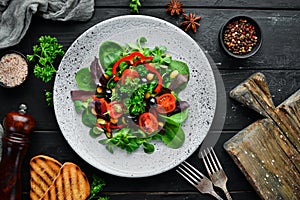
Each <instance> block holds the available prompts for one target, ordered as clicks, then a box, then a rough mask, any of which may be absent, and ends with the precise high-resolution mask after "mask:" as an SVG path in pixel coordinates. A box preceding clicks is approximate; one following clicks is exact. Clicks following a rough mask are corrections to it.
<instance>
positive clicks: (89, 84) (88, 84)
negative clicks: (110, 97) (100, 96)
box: [75, 68, 96, 91]
mask: <svg viewBox="0 0 300 200" xmlns="http://www.w3.org/2000/svg"><path fill="white" fill-rule="evenodd" d="M75 80H76V83H77V85H78V88H79V89H80V90H86V91H95V90H96V84H95V82H94V81H93V79H92V77H91V72H90V70H89V68H82V69H80V70H79V71H78V72H77V73H76V75H75Z"/></svg>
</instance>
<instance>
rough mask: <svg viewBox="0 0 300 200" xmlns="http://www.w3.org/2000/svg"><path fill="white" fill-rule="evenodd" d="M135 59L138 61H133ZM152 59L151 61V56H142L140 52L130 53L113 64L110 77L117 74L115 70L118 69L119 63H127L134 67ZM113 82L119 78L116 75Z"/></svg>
mask: <svg viewBox="0 0 300 200" xmlns="http://www.w3.org/2000/svg"><path fill="white" fill-rule="evenodd" d="M135 57H139V58H140V59H138V60H137V61H134V59H135ZM152 59H153V56H144V55H143V54H142V53H141V52H132V53H131V54H129V55H128V56H125V57H122V58H121V59H119V60H118V61H117V62H115V64H114V65H113V67H112V75H116V74H117V68H118V67H119V65H120V63H121V62H128V63H129V64H131V65H132V66H136V65H138V64H141V63H144V62H145V61H147V60H152ZM114 80H115V81H118V80H120V77H118V76H117V75H116V76H115V77H114Z"/></svg>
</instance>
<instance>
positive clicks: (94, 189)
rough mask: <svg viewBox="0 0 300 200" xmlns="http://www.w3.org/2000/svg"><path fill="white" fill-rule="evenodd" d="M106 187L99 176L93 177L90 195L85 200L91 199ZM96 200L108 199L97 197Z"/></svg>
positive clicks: (107, 199) (106, 199)
mask: <svg viewBox="0 0 300 200" xmlns="http://www.w3.org/2000/svg"><path fill="white" fill-rule="evenodd" d="M105 185H106V183H105V181H104V180H102V179H101V178H100V177H99V176H96V175H93V182H92V184H91V194H90V196H89V198H88V199H87V200H91V199H93V198H94V197H95V196H96V195H97V194H98V193H99V192H100V191H101V190H102V188H103V187H104V186H105ZM98 200H109V198H108V197H99V199H98Z"/></svg>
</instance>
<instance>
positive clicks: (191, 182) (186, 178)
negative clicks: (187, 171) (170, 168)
mask: <svg viewBox="0 0 300 200" xmlns="http://www.w3.org/2000/svg"><path fill="white" fill-rule="evenodd" d="M179 168H180V169H181V170H182V168H181V167H179ZM176 172H178V173H179V174H180V175H181V176H182V177H183V178H185V180H187V181H188V182H189V183H190V184H192V185H194V183H193V181H191V180H190V179H189V178H188V177H187V176H185V175H184V174H183V173H181V172H180V171H179V170H176Z"/></svg>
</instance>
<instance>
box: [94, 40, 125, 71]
mask: <svg viewBox="0 0 300 200" xmlns="http://www.w3.org/2000/svg"><path fill="white" fill-rule="evenodd" d="M123 51H124V49H123V47H122V46H121V45H119V44H118V43H116V42H112V41H105V42H103V43H102V44H101V45H100V48H99V59H100V63H101V66H102V67H103V69H104V70H107V68H111V67H112V65H113V64H114V63H115V62H116V61H117V60H118V59H119V58H120V56H121V54H122V52H123Z"/></svg>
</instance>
